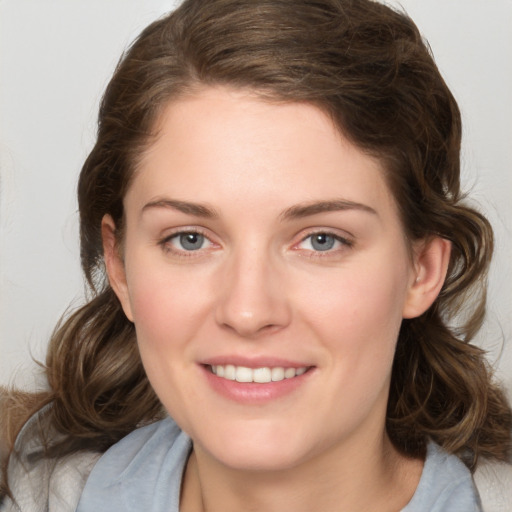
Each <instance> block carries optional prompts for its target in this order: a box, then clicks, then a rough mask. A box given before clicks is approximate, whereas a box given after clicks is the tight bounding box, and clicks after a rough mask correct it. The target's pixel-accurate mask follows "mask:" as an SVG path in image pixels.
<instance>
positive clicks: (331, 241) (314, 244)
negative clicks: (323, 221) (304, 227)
mask: <svg viewBox="0 0 512 512" xmlns="http://www.w3.org/2000/svg"><path fill="white" fill-rule="evenodd" d="M343 245H346V246H350V245H351V244H350V242H349V241H348V240H345V239H344V238H341V237H339V236H335V235H331V234H329V233H313V234H311V235H309V236H307V237H306V238H304V239H303V240H302V241H301V243H300V245H299V247H300V248H301V249H307V250H309V251H315V252H327V251H330V250H332V249H339V248H340V247H341V246H343Z"/></svg>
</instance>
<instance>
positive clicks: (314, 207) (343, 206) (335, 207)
mask: <svg viewBox="0 0 512 512" xmlns="http://www.w3.org/2000/svg"><path fill="white" fill-rule="evenodd" d="M346 210H359V211H362V212H367V213H371V214H373V215H378V213H377V211H376V210H374V209H373V208H371V207H370V206H367V205H365V204H362V203H357V202H354V201H348V200H346V199H333V200H330V201H314V202H311V203H305V204H298V205H295V206H291V207H290V208H287V209H286V210H285V211H284V212H283V213H282V214H281V218H282V219H283V220H292V219H300V218H303V217H309V216H311V215H317V214H319V213H325V212H337V211H346Z"/></svg>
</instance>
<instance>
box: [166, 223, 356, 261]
mask: <svg viewBox="0 0 512 512" xmlns="http://www.w3.org/2000/svg"><path fill="white" fill-rule="evenodd" d="M184 235H199V236H202V237H204V240H206V241H207V242H208V243H209V244H211V245H215V243H214V242H212V240H211V239H210V238H209V237H208V235H206V233H204V232H203V231H202V230H200V229H197V228H194V229H182V230H180V231H176V232H174V233H172V234H170V235H168V236H166V237H165V238H163V239H162V240H160V241H159V242H158V244H159V245H160V246H161V247H162V249H163V250H164V252H165V253H171V254H173V255H174V256H177V257H180V258H191V257H197V256H199V254H197V253H200V252H202V251H201V249H202V247H200V248H198V249H197V250H186V249H177V248H175V247H173V245H172V240H173V239H177V238H178V237H181V236H184ZM321 235H324V236H326V237H330V238H332V239H333V240H334V242H333V244H336V243H339V244H340V245H341V246H342V247H341V248H335V249H333V248H332V247H329V248H328V249H326V250H325V251H321V250H314V248H313V249H305V251H307V253H308V257H310V258H326V257H332V256H333V254H337V253H339V251H341V250H343V249H350V248H352V247H353V245H354V242H353V241H352V240H349V239H348V238H345V237H342V236H340V235H338V234H336V233H333V232H332V231H329V230H317V231H312V232H309V233H308V234H307V235H306V236H304V237H302V238H301V240H300V241H299V242H298V243H297V244H295V245H294V246H293V249H294V250H297V251H300V250H301V248H300V247H299V246H300V245H301V244H303V243H304V242H305V241H306V240H308V239H311V240H313V237H315V236H321ZM310 244H311V245H312V244H313V242H312V241H311V242H310Z"/></svg>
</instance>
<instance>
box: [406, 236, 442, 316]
mask: <svg viewBox="0 0 512 512" xmlns="http://www.w3.org/2000/svg"><path fill="white" fill-rule="evenodd" d="M450 253H451V242H450V241H449V240H446V239H444V238H441V237H438V236H436V237H433V238H430V239H428V240H422V241H420V242H419V243H418V245H417V246H416V247H415V248H414V268H415V272H414V274H413V279H414V281H413V282H412V283H411V285H410V286H409V291H408V294H407V299H406V302H405V304H404V309H403V312H402V315H403V318H415V317H418V316H420V315H422V314H423V313H424V312H425V311H426V310H427V309H428V308H429V307H430V306H431V305H432V304H433V302H434V301H435V300H436V298H437V296H438V295H439V292H440V291H441V288H442V287H443V284H444V281H445V279H446V272H447V270H448V264H449V262H450Z"/></svg>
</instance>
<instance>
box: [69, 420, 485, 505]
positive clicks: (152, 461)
mask: <svg viewBox="0 0 512 512" xmlns="http://www.w3.org/2000/svg"><path fill="white" fill-rule="evenodd" d="M191 449H192V442H191V440H190V438H189V437H188V436H187V435H186V434H184V433H183V432H182V431H181V430H180V429H179V427H178V426H177V425H176V424H175V423H174V422H173V421H172V420H171V419H170V418H168V419H165V420H162V421H159V422H157V423H154V424H152V425H149V426H147V427H144V428H141V429H138V430H135V431H134V432H132V433H131V434H129V435H128V436H126V437H125V438H124V439H122V440H121V441H119V442H118V443H116V444H115V445H113V446H112V447H111V448H110V449H109V450H108V451H107V452H105V454H104V455H103V456H102V457H101V458H100V459H99V461H98V462H97V463H96V465H95V466H94V468H93V470H92V472H91V474H90V475H89V478H88V480H87V483H86V485H85V488H84V490H83V493H82V496H81V499H80V503H79V505H78V508H77V512H117V511H119V512H121V511H122V512H141V511H144V512H179V499H180V489H181V480H182V476H183V471H184V468H185V464H186V461H187V459H188V456H189V454H190V450H191ZM481 510H482V509H481V506H480V499H479V497H478V492H477V490H476V488H475V486H474V483H473V479H472V477H471V474H470V472H469V470H468V469H467V468H466V466H464V464H463V463H462V462H461V461H460V460H459V459H458V458H457V457H455V456H454V455H450V454H448V453H446V452H444V451H443V450H442V449H441V448H440V447H439V446H437V445H436V444H434V443H430V444H429V445H428V449H427V458H426V460H425V466H424V468H423V473H422V476H421V479H420V483H419V485H418V488H417V489H416V492H415V494H414V496H413V498H412V500H411V501H410V502H409V504H408V505H407V506H406V507H405V508H404V509H403V510H402V512H481Z"/></svg>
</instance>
